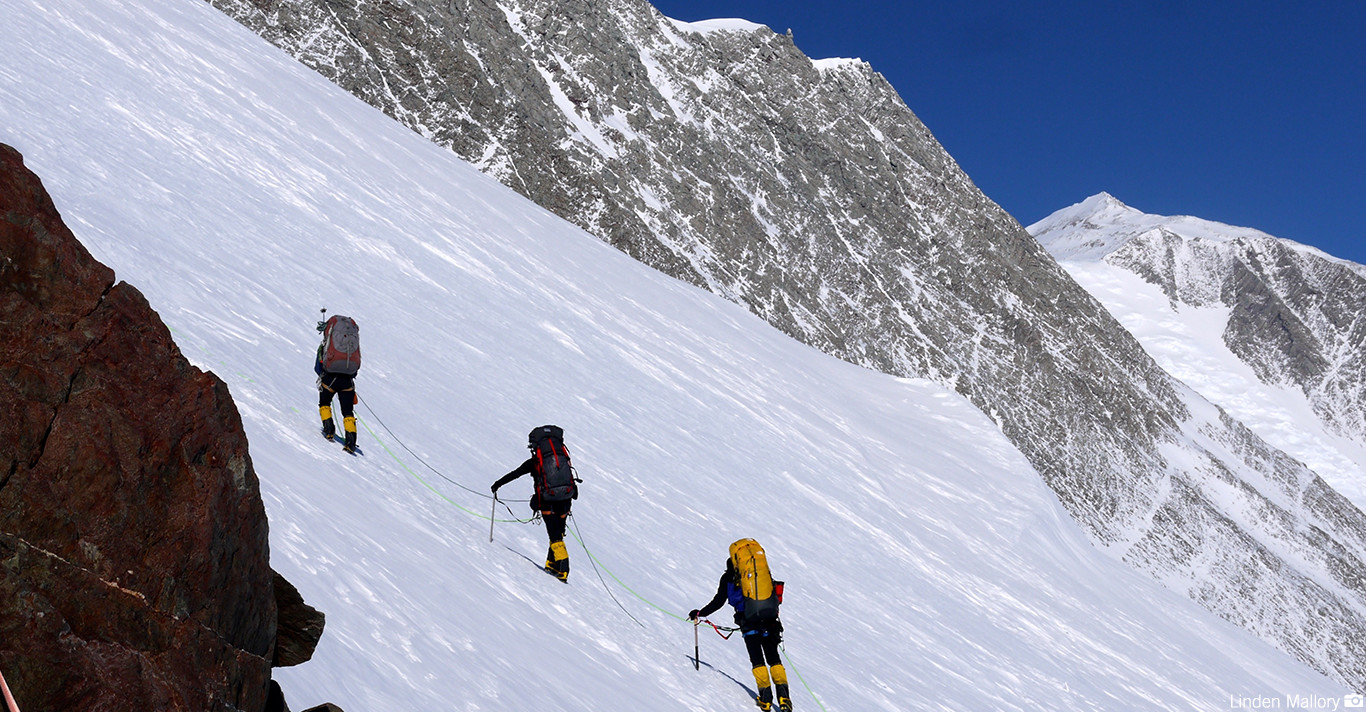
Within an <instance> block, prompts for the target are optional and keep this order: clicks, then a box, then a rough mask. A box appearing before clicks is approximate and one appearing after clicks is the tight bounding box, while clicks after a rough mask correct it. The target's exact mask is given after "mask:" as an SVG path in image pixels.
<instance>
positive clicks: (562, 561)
mask: <svg viewBox="0 0 1366 712" xmlns="http://www.w3.org/2000/svg"><path fill="white" fill-rule="evenodd" d="M550 557H551V559H553V561H547V562H546V569H547V570H549V571H550V573H553V574H555V577H556V578H558V579H559V580H561V581H568V580H569V550H568V549H566V548H565V547H564V542H563V541H555V542H551V543H550Z"/></svg>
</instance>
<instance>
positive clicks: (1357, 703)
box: [1342, 695, 1366, 707]
mask: <svg viewBox="0 0 1366 712" xmlns="http://www.w3.org/2000/svg"><path fill="white" fill-rule="evenodd" d="M1342 706H1343V707H1366V698H1363V697H1362V696H1361V695H1347V696H1346V697H1344V698H1342Z"/></svg>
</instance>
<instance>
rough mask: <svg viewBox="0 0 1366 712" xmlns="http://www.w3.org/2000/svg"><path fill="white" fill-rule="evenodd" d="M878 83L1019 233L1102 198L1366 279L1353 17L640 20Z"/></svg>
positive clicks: (726, 8)
mask: <svg viewBox="0 0 1366 712" xmlns="http://www.w3.org/2000/svg"><path fill="white" fill-rule="evenodd" d="M653 2H654V5H655V7H657V8H659V10H660V11H661V12H663V13H664V14H665V15H668V16H669V17H673V18H676V19H679V20H689V21H693V20H702V19H710V18H717V17H741V18H744V19H747V20H751V21H754V22H759V23H763V24H765V25H768V26H769V27H771V28H773V30H774V31H776V32H780V33H781V32H785V31H787V29H788V28H791V29H792V31H793V35H794V39H795V40H796V43H797V47H798V48H800V49H801V50H802V51H803V52H805V53H806V54H808V55H810V56H812V57H816V58H821V57H860V58H862V59H864V60H866V61H867V62H869V63H870V64H871V65H872V66H873V69H875V70H877V71H879V72H881V73H882V74H883V75H884V76H886V77H887V79H888V80H889V81H890V82H891V83H892V85H893V86H894V87H896V89H897V91H898V92H900V93H901V97H902V98H903V99H904V100H905V101H906V104H907V105H908V106H909V107H910V108H911V110H913V111H914V112H915V113H916V114H917V115H918V116H920V118H921V120H923V121H924V122H925V123H926V125H928V126H929V128H930V130H931V131H932V132H933V133H934V135H935V136H936V137H937V138H938V139H939V141H940V142H941V143H943V144H944V146H945V147H946V148H947V149H948V151H949V153H950V154H952V155H953V157H954V158H955V159H957V161H958V162H959V164H960V165H962V166H963V168H964V170H966V171H967V173H968V175H969V176H970V177H971V178H972V179H973V181H975V182H976V183H977V185H978V186H980V187H981V188H982V190H983V191H984V192H986V194H987V195H988V196H989V197H991V198H992V199H993V200H995V201H996V202H997V203H1000V204H1001V206H1002V207H1004V208H1005V209H1006V210H1007V211H1009V212H1010V213H1011V214H1012V215H1014V216H1015V217H1016V218H1017V219H1019V220H1020V222H1022V223H1024V224H1025V225H1028V224H1030V223H1032V222H1034V221H1036V220H1039V219H1040V218H1043V217H1044V216H1046V215H1048V214H1049V213H1051V212H1053V211H1054V210H1057V209H1059V208H1063V207H1066V206H1068V205H1071V204H1073V203H1076V202H1079V201H1081V200H1083V199H1085V198H1086V197H1087V196H1090V195H1093V194H1095V193H1098V192H1100V191H1102V190H1104V191H1109V192H1110V193H1111V194H1113V195H1114V196H1115V197H1117V198H1119V199H1120V200H1122V201H1124V202H1126V203H1128V204H1129V205H1131V206H1133V207H1135V208H1137V209H1139V210H1142V211H1144V212H1148V213H1155V214H1160V215H1195V216H1197V217H1202V218H1207V219H1210V220H1217V221H1219V222H1225V223H1231V224H1234V225H1240V226H1248V227H1255V228H1258V229H1261V230H1265V231H1266V232H1269V233H1271V234H1273V235H1275V236H1277V237H1284V238H1288V239H1291V240H1295V241H1297V242H1303V243H1307V244H1310V245H1314V246H1316V247H1319V248H1321V249H1324V250H1326V251H1328V252H1330V253H1332V254H1334V255H1336V256H1338V257H1343V258H1346V259H1350V260H1353V261H1355V262H1360V263H1366V224H1363V207H1366V49H1363V45H1366V2H1362V0H1341V2H1321V1H1319V0H1306V1H1303V2H1301V1H1298V0H1294V1H1287V0H1280V1H1277V2H1268V1H1265V0H1244V1H1241V2H1194V1H1186V2H1182V1H1180V0H1146V1H1143V0H1135V1H1129V2H1107V1H1106V0H1092V1H1091V2H1064V1H1062V0H1017V1H1016V2H1004V1H999V0H991V1H982V2H972V1H971V0H962V1H961V2H951V1H948V2H944V1H939V0H933V1H927V2H915V0H910V1H908V2H894V1H891V0H884V1H873V0H839V1H837V2H820V1H812V0H653Z"/></svg>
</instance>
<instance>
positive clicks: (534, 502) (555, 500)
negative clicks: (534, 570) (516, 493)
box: [492, 425, 580, 583]
mask: <svg viewBox="0 0 1366 712" xmlns="http://www.w3.org/2000/svg"><path fill="white" fill-rule="evenodd" d="M527 448H528V449H530V450H531V457H528V458H527V460H526V462H523V463H522V464H521V465H520V466H518V467H517V469H515V470H513V471H512V472H509V473H507V474H506V475H503V476H502V477H501V478H499V479H498V481H497V482H494V483H493V488H492V489H493V498H494V499H495V500H497V499H498V488H499V487H502V486H503V485H505V484H507V483H509V482H511V481H513V480H515V479H517V478H518V477H521V476H522V475H531V479H532V483H533V485H534V491H533V492H532V495H531V509H532V511H535V512H538V513H540V515H541V518H542V519H543V520H545V533H546V535H547V536H548V537H549V538H550V550H549V551H547V552H546V555H545V571H546V573H548V574H552V575H554V576H555V577H556V578H558V579H559V580H561V581H564V582H566V583H568V582H569V551H568V550H567V549H565V546H564V531H565V527H566V526H567V520H568V518H569V509H570V507H571V505H572V504H573V502H574V500H576V499H578V498H579V487H578V483H579V482H580V480H579V479H578V478H577V477H576V476H575V474H574V466H573V464H571V463H570V461H569V450H568V448H566V447H565V446H564V430H563V429H562V428H560V427H559V426H556V425H542V426H540V427H538V428H535V429H534V430H532V431H531V434H530V435H528V436H527Z"/></svg>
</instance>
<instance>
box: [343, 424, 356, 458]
mask: <svg viewBox="0 0 1366 712" xmlns="http://www.w3.org/2000/svg"><path fill="white" fill-rule="evenodd" d="M342 428H343V429H345V430H346V444H345V445H342V450H345V451H346V452H351V453H354V452H355V451H356V419H355V418H342Z"/></svg>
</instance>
